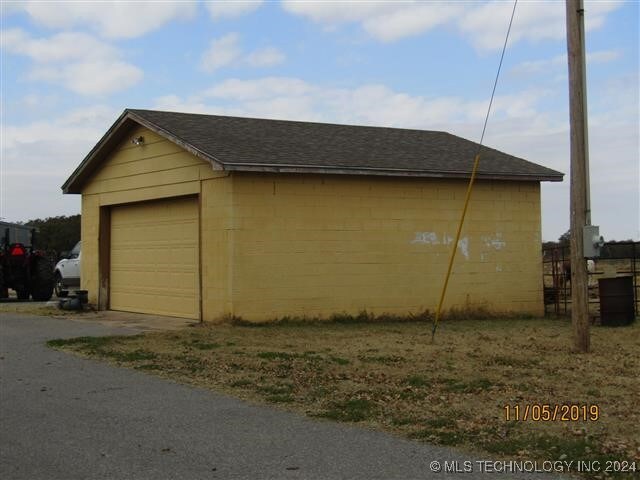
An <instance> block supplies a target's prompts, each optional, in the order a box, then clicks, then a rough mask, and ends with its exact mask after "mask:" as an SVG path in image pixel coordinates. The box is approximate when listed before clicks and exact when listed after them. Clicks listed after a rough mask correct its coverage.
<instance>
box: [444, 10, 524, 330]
mask: <svg viewBox="0 0 640 480" xmlns="http://www.w3.org/2000/svg"><path fill="white" fill-rule="evenodd" d="M516 5H518V0H514V2H513V10H512V11H511V18H510V19H509V27H508V28H507V35H506V36H505V39H504V45H503V46H502V54H501V55H500V63H499V64H498V71H497V72H496V79H495V81H494V82H493V90H492V91H491V99H490V100H489V107H488V108H487V115H486V116H485V118H484V125H483V126H482V135H481V136H480V143H478V148H477V150H476V155H475V158H474V161H473V170H472V171H471V178H470V179H469V185H468V187H467V195H466V197H465V200H464V207H463V208H462V214H461V215H460V223H459V224H458V230H457V232H456V238H455V241H454V242H453V250H452V252H451V257H450V258H449V266H448V268H447V275H446V277H445V279H444V284H443V286H442V293H441V294H440V301H439V302H438V309H437V310H436V316H435V318H434V320H433V330H432V331H431V341H432V342H433V339H434V338H435V335H436V329H437V328H438V322H439V321H440V314H441V312H442V304H443V303H444V297H445V294H446V293H447V286H448V285H449V277H451V269H452V267H453V261H454V260H455V258H456V252H457V250H458V242H459V241H460V233H461V232H462V225H463V224H464V217H465V216H466V214H467V207H468V206H469V199H470V198H471V191H472V190H473V184H474V182H475V179H476V173H477V171H478V165H479V164H480V150H481V149H482V142H483V141H484V134H485V132H486V131H487V123H488V122H489V114H490V113H491V106H492V105H493V98H494V96H495V94H496V87H497V86H498V78H500V70H502V62H503V60H504V53H505V52H506V50H507V43H508V42H509V34H510V33H511V25H513V17H514V15H515V13H516Z"/></svg>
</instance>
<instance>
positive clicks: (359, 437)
mask: <svg viewBox="0 0 640 480" xmlns="http://www.w3.org/2000/svg"><path fill="white" fill-rule="evenodd" d="M127 333H131V334H133V333H137V331H136V330H135V329H131V328H129V329H123V328H114V327H108V326H105V325H98V324H91V323H86V322H75V321H70V320H64V319H54V318H49V317H35V316H26V315H14V314H7V313H0V478H3V479H6V480H10V479H28V480H36V479H61V480H62V479H64V480H71V479H147V478H148V479H154V480H161V479H172V480H173V479H179V480H191V479H194V480H195V479H245V478H246V479H266V478H269V479H367V480H368V479H402V480H409V479H425V478H438V479H444V478H453V477H456V478H465V479H471V478H483V479H489V478H493V477H494V476H495V474H487V473H484V474H482V473H479V472H478V468H477V466H476V465H475V461H476V460H477V459H475V458H471V457H470V456H469V455H466V454H460V453H454V452H453V451H452V450H449V449H445V448H438V447H432V446H429V445H425V444H421V443H416V442H411V441H407V440H403V439H399V438H396V437H393V436H391V435H388V434H385V433H380V432H373V431H369V430H366V429H363V428H357V427H351V426H348V425H344V424H333V423H329V422H323V421H315V420H311V419H307V418H304V417H301V416H298V415H295V414H291V413H286V412H281V411H278V410H275V409H272V408H269V407H263V406H255V405H251V404H248V403H246V402H243V401H240V400H237V399H234V398H231V397H227V396H224V395H220V394H216V393H213V392H210V391H207V390H203V389H199V388H192V387H189V386H186V385H180V384H177V383H174V382H171V381H168V380H164V379H161V378H158V377H154V376H150V375H146V374H144V373H141V372H137V371H133V370H127V369H124V368H116V367H113V366H111V365H108V364H105V363H99V362H96V361H93V360H88V359H83V358H78V357H76V356H73V355H69V354H66V353H62V352H59V351H55V350H52V349H49V348H48V347H46V345H45V341H46V340H48V339H52V338H62V337H77V336H83V335H109V334H127ZM436 460H438V461H440V462H444V461H454V460H457V461H459V462H460V464H459V465H460V468H462V465H463V464H462V462H463V461H465V460H466V461H473V462H474V473H471V474H469V473H458V474H454V473H449V474H447V473H444V472H440V473H434V472H432V471H431V462H433V461H436ZM502 478H506V477H504V476H503V477H502ZM518 478H532V477H529V476H526V475H525V476H520V477H518ZM533 478H543V477H542V476H539V475H537V476H535V477H533Z"/></svg>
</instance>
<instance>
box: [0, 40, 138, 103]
mask: <svg viewBox="0 0 640 480" xmlns="http://www.w3.org/2000/svg"><path fill="white" fill-rule="evenodd" d="M0 47H1V48H2V49H4V50H6V51H8V52H10V53H13V54H16V55H25V56H27V57H29V58H31V59H32V60H33V61H34V62H35V66H34V67H33V68H32V69H31V71H30V72H29V74H28V78H29V79H30V80H37V81H45V82H50V83H54V84H57V85H60V86H62V87H64V88H67V89H69V90H71V91H73V92H76V93H78V94H81V95H104V94H109V93H113V92H116V91H119V90H123V89H126V88H129V87H131V86H133V85H135V84H136V83H138V82H139V81H140V80H141V79H142V77H143V72H142V70H141V69H139V68H138V67H136V66H134V65H131V64H129V63H127V62H125V61H123V60H121V59H120V52H119V51H118V50H117V49H116V48H114V47H112V46H111V45H109V44H106V43H104V42H102V41H100V40H97V39H95V38H94V37H92V36H91V35H88V34H86V33H78V32H63V33H58V34H56V35H53V36H51V37H49V38H33V37H31V36H30V35H29V34H27V33H26V32H24V31H23V30H20V29H11V30H5V31H3V32H2V35H1V36H0Z"/></svg>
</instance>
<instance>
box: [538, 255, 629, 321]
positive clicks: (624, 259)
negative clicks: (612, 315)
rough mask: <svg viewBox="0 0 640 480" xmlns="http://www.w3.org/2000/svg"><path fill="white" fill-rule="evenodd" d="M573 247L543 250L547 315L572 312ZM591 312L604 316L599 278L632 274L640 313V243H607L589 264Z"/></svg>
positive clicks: (595, 315) (594, 315)
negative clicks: (597, 256)
mask: <svg viewBox="0 0 640 480" xmlns="http://www.w3.org/2000/svg"><path fill="white" fill-rule="evenodd" d="M570 258H571V256H570V251H569V246H564V247H562V246H556V247H545V248H543V249H542V284H543V288H544V310H545V314H555V315H560V316H562V315H569V314H570V313H571V266H570V265H571V261H570ZM588 274H589V314H590V315H591V316H592V317H593V318H594V319H595V318H599V317H600V297H599V289H598V280H599V279H601V278H612V277H620V276H630V277H632V278H633V294H634V297H633V304H634V309H635V315H636V316H639V315H640V242H611V243H605V245H604V246H603V247H602V249H601V256H600V258H596V259H594V260H593V261H591V260H590V261H589V263H588Z"/></svg>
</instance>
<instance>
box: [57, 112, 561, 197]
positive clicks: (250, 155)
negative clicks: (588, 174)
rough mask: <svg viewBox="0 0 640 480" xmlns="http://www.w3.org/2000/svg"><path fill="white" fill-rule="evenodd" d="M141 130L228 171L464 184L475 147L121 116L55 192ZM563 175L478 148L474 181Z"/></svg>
mask: <svg viewBox="0 0 640 480" xmlns="http://www.w3.org/2000/svg"><path fill="white" fill-rule="evenodd" d="M134 124H140V125H143V126H145V127H147V128H149V129H150V130H152V131H154V132H156V133H158V134H159V135H161V136H163V137H165V138H167V139H169V140H171V141H173V142H175V143H177V144H178V145H180V146H182V147H183V148H185V149H186V150H188V151H189V152H191V153H193V154H194V155H196V156H198V157H200V158H202V159H204V160H206V161H208V162H210V163H211V164H212V166H213V168H215V169H218V170H228V171H261V172H294V173H334V174H345V175H386V176H410V177H437V178H468V177H469V176H470V173H471V169H472V165H473V159H474V156H475V154H476V152H477V148H478V144H477V143H475V142H472V141H470V140H466V139H464V138H461V137H457V136H455V135H452V134H450V133H446V132H440V131H428V130H408V129H400V128H383V127H363V126H353V125H336V124H327V123H311V122H294V121H285V120H266V119H258V118H241V117H226V116H219V115H200V114H193V113H175V112H161V111H155V110H130V109H127V110H125V111H124V112H123V114H122V115H121V116H120V118H119V119H118V120H117V121H116V122H115V123H114V124H113V125H112V127H111V128H110V129H109V131H107V133H106V134H105V135H104V136H103V137H102V139H101V140H100V141H99V142H98V144H97V145H96V146H95V147H94V148H93V149H92V150H91V152H89V154H88V155H87V156H86V157H85V159H84V160H83V161H82V163H81V164H80V165H79V166H78V168H77V169H76V170H75V171H74V172H73V174H72V175H71V176H70V177H69V179H68V180H67V181H66V182H65V184H64V185H63V186H62V189H63V191H64V192H65V193H80V190H81V188H82V184H83V183H84V180H86V179H87V178H88V177H89V175H91V173H92V172H93V171H95V170H96V169H97V168H98V166H99V164H100V161H101V160H102V159H103V158H104V157H105V156H106V155H107V154H108V152H109V151H110V149H111V148H113V147H114V146H115V145H116V144H117V143H119V142H120V141H122V139H123V138H124V137H125V136H126V135H127V133H128V132H130V129H131V127H132V126H133V125H134ZM562 177H563V174H562V173H560V172H557V171H555V170H551V169H549V168H546V167H542V166H540V165H537V164H535V163H531V162H528V161H527V160H524V159H522V158H518V157H514V156H512V155H508V154H506V153H503V152H500V151H498V150H494V149H492V148H488V147H484V146H483V147H482V150H481V161H480V166H479V169H478V179H496V180H528V181H532V180H533V181H545V180H546V181H562Z"/></svg>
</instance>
